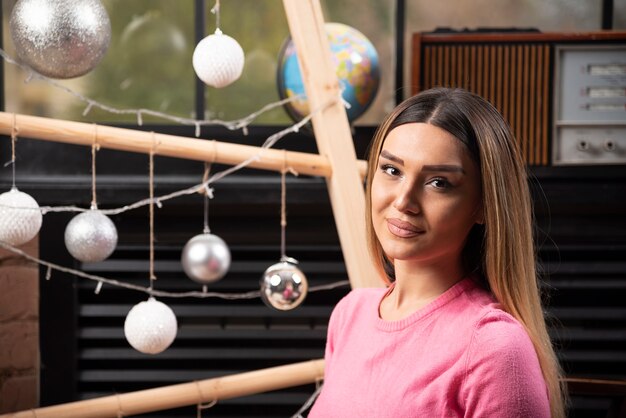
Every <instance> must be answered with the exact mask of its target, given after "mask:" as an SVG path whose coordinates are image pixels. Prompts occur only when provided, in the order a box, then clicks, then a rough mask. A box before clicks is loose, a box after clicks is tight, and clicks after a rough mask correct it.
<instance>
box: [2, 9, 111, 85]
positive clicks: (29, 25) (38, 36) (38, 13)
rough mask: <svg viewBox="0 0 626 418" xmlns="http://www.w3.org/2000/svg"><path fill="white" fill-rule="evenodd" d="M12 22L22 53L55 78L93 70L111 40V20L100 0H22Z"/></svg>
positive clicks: (16, 45) (12, 17)
mask: <svg viewBox="0 0 626 418" xmlns="http://www.w3.org/2000/svg"><path fill="white" fill-rule="evenodd" d="M9 24H10V31H11V38H13V43H14V45H15V50H16V52H17V55H18V57H19V58H20V59H21V60H22V61H23V62H24V63H26V64H28V65H29V66H30V67H31V68H32V69H34V70H35V71H37V72H38V73H40V74H42V75H44V76H46V77H51V78H73V77H78V76H81V75H83V74H86V73H88V72H89V71H91V70H93V69H94V68H95V66H96V65H97V64H98V63H99V62H100V60H101V59H102V57H103V56H104V54H105V53H106V51H107V49H108V47H109V42H110V41H111V22H110V20H109V16H108V14H107V12H106V9H105V8H104V6H103V5H102V3H100V1H99V0H54V1H50V0H19V1H18V2H17V3H16V4H15V7H13V11H12V12H11V20H10V22H9Z"/></svg>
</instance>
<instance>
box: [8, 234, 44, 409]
mask: <svg viewBox="0 0 626 418" xmlns="http://www.w3.org/2000/svg"><path fill="white" fill-rule="evenodd" d="M22 250H24V251H26V252H27V253H28V254H31V255H33V256H36V257H37V256H38V253H39V241H38V238H37V237H36V238H35V239H33V240H32V241H31V242H29V243H27V244H25V245H24V246H23V247H22ZM38 402H39V266H38V265H36V264H34V263H31V262H29V261H27V260H24V259H23V258H21V257H19V256H18V255H16V254H13V253H11V252H9V251H6V250H3V249H0V413H4V412H13V411H18V410H23V409H30V408H35V407H37V405H38Z"/></svg>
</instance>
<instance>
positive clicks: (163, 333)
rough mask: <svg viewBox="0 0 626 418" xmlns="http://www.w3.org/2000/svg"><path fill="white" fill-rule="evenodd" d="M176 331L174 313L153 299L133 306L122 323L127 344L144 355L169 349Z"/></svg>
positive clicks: (176, 323) (176, 324)
mask: <svg viewBox="0 0 626 418" xmlns="http://www.w3.org/2000/svg"><path fill="white" fill-rule="evenodd" d="M177 331H178V322H177V321H176V315H175V314H174V311H172V309H171V308H170V307H169V306H167V305H166V304H164V303H163V302H159V301H158V300H156V299H154V298H153V297H151V298H149V299H148V301H147V302H139V303H138V304H137V305H135V306H133V307H132V309H131V310H130V311H129V312H128V314H127V315H126V320H125V321H124V335H125V336H126V340H127V341H128V343H129V344H130V345H131V346H132V347H133V348H134V349H135V350H137V351H139V352H142V353H145V354H158V353H160V352H162V351H164V350H165V349H166V348H167V347H169V346H170V345H171V344H172V342H173V341H174V339H175V338H176V333H177Z"/></svg>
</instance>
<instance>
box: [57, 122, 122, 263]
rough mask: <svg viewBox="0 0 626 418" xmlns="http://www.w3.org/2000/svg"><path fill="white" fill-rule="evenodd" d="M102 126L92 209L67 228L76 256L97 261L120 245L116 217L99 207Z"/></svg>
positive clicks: (95, 145) (69, 247)
mask: <svg viewBox="0 0 626 418" xmlns="http://www.w3.org/2000/svg"><path fill="white" fill-rule="evenodd" d="M99 149H100V146H99V145H98V126H97V125H95V124H94V135H93V144H92V146H91V193H92V195H91V209H90V210H88V211H86V212H83V213H81V214H79V215H76V216H75V217H74V218H72V220H71V221H70V222H69V223H68V224H67V227H66V228H65V234H64V239H65V246H66V248H67V250H68V251H69V253H70V254H71V255H72V257H74V258H75V259H77V260H79V261H81V262H83V263H96V262H100V261H103V260H106V259H107V258H109V256H110V255H111V254H112V253H113V251H115V247H116V246H117V229H116V228H115V224H114V223H113V221H112V220H111V219H110V218H109V217H108V216H106V215H105V214H104V213H102V212H101V211H100V210H98V202H97V199H96V153H97V151H98V150H99Z"/></svg>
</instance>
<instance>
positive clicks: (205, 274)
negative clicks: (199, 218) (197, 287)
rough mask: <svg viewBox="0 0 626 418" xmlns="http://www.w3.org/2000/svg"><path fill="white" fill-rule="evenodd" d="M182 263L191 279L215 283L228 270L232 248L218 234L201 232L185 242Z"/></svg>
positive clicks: (204, 282) (203, 282)
mask: <svg viewBox="0 0 626 418" xmlns="http://www.w3.org/2000/svg"><path fill="white" fill-rule="evenodd" d="M181 263H182V265H183V270H185V274H187V276H189V278H190V279H192V280H194V281H196V282H198V283H202V284H208V283H213V282H215V281H217V280H219V279H221V278H222V277H224V275H225V274H226V273H227V272H228V268H229V267H230V250H229V249H228V245H226V243H225V242H224V240H223V239H221V238H220V237H218V236H217V235H213V234H209V233H204V234H199V235H196V236H195V237H193V238H191V239H190V240H189V241H187V244H185V247H184V248H183V252H182V255H181Z"/></svg>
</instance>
